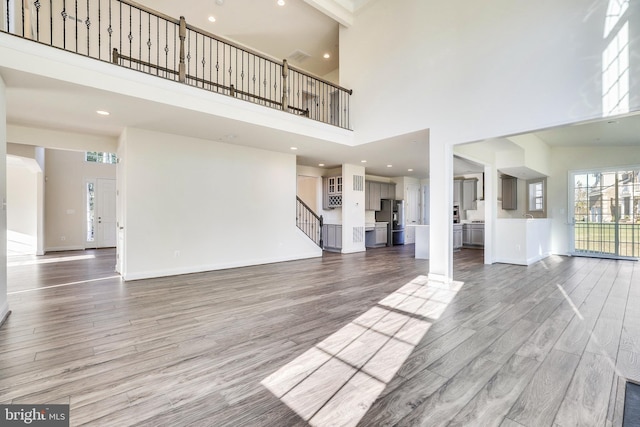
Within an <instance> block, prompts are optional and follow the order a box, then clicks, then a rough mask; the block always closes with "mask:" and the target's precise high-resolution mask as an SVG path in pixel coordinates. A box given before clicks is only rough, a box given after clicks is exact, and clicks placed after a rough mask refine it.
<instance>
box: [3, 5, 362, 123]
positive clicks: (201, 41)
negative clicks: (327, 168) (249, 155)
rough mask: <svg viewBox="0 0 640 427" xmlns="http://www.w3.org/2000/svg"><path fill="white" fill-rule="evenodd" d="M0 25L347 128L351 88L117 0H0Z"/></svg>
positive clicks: (80, 51) (36, 38) (28, 36)
mask: <svg viewBox="0 0 640 427" xmlns="http://www.w3.org/2000/svg"><path fill="white" fill-rule="evenodd" d="M0 1H1V2H2V9H3V10H2V12H3V18H4V19H3V20H2V23H1V24H0V30H2V31H3V32H7V33H11V34H14V35H17V36H20V37H23V38H26V39H30V40H34V41H36V42H39V43H43V44H46V45H49V46H53V47H57V48H61V49H64V50H66V51H70V52H74V53H77V54H80V55H84V56H88V57H91V58H95V59H99V60H102V61H108V62H112V63H114V64H117V65H119V66H122V67H126V68H131V69H134V70H138V71H141V72H144V73H148V74H153V75H155V76H158V77H162V78H165V79H169V80H174V81H178V82H181V83H185V84H188V85H191V86H196V87H199V88H202V89H205V90H208V91H212V92H216V93H220V94H224V95H228V96H232V97H235V98H239V99H243V100H246V101H250V102H253V103H257V104H261V105H264V106H267V107H271V108H276V109H280V110H283V111H287V112H289V113H292V114H297V115H302V116H305V117H309V118H310V119H313V120H317V121H321V122H324V123H328V124H331V125H334V126H339V127H341V128H345V129H350V122H349V101H350V95H351V93H352V91H351V90H348V89H345V88H343V87H340V86H338V85H335V84H333V83H331V82H328V81H326V80H323V79H321V78H318V77H313V76H311V75H310V74H307V73H305V72H304V71H301V70H298V69H296V68H294V67H291V66H289V65H288V64H287V61H286V60H283V61H277V60H274V59H271V58H268V57H267V56H265V55H262V54H259V53H256V52H253V51H251V50H249V49H247V48H244V47H241V46H238V45H236V44H233V43H230V42H228V41H225V40H223V39H222V38H219V37H216V36H215V35H213V34H210V33H208V32H206V31H202V30H200V29H197V28H194V27H192V26H190V25H188V24H187V23H186V21H185V19H184V18H183V17H181V18H180V19H175V18H172V17H169V16H166V15H163V14H161V13H159V12H155V11H152V10H150V9H148V8H146V7H144V6H141V5H138V4H136V3H133V2H128V1H124V0H24V1H21V0H0Z"/></svg>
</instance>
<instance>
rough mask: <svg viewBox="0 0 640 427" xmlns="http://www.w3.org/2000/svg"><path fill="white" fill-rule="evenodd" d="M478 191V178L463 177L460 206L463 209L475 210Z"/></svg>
mask: <svg viewBox="0 0 640 427" xmlns="http://www.w3.org/2000/svg"><path fill="white" fill-rule="evenodd" d="M477 192H478V180H477V179H465V180H464V181H462V196H461V198H462V206H461V209H462V210H463V211H468V210H476V209H477V200H478V197H477V194H478V193H477Z"/></svg>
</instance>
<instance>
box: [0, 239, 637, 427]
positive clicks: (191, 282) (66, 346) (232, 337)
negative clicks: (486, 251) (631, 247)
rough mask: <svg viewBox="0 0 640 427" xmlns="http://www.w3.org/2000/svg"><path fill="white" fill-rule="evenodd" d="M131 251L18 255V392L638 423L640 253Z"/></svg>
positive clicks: (179, 405)
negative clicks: (437, 268) (202, 254)
mask: <svg viewBox="0 0 640 427" xmlns="http://www.w3.org/2000/svg"><path fill="white" fill-rule="evenodd" d="M114 263H115V257H114V252H113V250H95V251H85V252H69V253H58V254H51V255H47V256H45V257H37V258H35V257H19V258H14V257H12V258H10V259H9V267H8V286H9V304H10V309H11V310H12V315H11V316H10V317H9V318H8V320H7V322H6V323H5V325H4V326H3V327H2V329H0V403H1V404H8V403H30V404H58V403H62V404H70V408H71V415H70V418H71V425H74V426H75V425H92V426H127V425H142V426H183V425H198V426H305V425H314V426H324V425H345V426H348V425H352V426H355V425H359V426H387V425H388V426H392V425H397V426H414V425H424V426H440V425H451V426H504V427H514V426H530V427H540V426H551V425H559V426H565V425H576V426H621V424H622V417H623V412H622V404H623V400H624V389H625V383H624V380H625V379H626V378H630V379H633V380H635V381H636V382H637V381H640V265H639V264H638V263H637V262H630V261H612V260H604V259H588V258H570V257H556V256H554V257H550V258H547V259H545V260H543V261H541V262H538V263H536V264H534V265H532V266H529V267H521V266H512V265H504V264H495V265H490V266H487V265H483V264H482V251H478V250H462V251H460V252H458V253H456V254H454V278H455V280H456V282H454V283H452V284H450V285H444V284H441V283H435V282H429V281H428V280H427V278H426V273H427V272H428V261H425V260H416V259H415V258H413V246H409V245H407V246H405V247H398V246H396V247H392V248H381V249H374V250H369V251H367V252H366V253H358V254H350V255H340V254H333V253H326V254H325V255H324V256H323V257H322V258H319V259H310V260H302V261H293V262H286V263H279V264H271V265H264V266H255V267H246V268H237V269H230V270H223V271H217V272H209V273H199V274H191V275H185V276H177V277H167V278H160V279H150V280H141V281H133V282H122V281H121V279H120V278H119V277H118V276H117V275H115V274H114V273H113V265H114Z"/></svg>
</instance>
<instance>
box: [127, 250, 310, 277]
mask: <svg viewBox="0 0 640 427" xmlns="http://www.w3.org/2000/svg"><path fill="white" fill-rule="evenodd" d="M320 257H322V249H320V248H319V247H318V250H317V251H314V252H309V253H307V254H304V255H297V256H287V257H274V258H263V259H256V260H249V261H242V262H230V263H219V264H208V265H199V266H190V267H178V268H170V269H166V270H154V271H141V272H136V273H127V274H126V275H124V276H123V279H124V280H125V281H130V280H141V279H153V278H156V277H168V276H178V275H181V274H192V273H202V272H206V271H216V270H226V269H229V268H239V267H250V266H254V265H263V264H274V263H278V262H285V261H296V260H301V259H309V258H320Z"/></svg>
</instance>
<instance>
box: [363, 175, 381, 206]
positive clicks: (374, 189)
mask: <svg viewBox="0 0 640 427" xmlns="http://www.w3.org/2000/svg"><path fill="white" fill-rule="evenodd" d="M367 187H368V189H369V203H367V205H366V208H367V209H368V210H370V211H379V210H380V199H381V197H380V191H381V184H380V183H379V182H373V181H369V182H367ZM365 196H366V195H365ZM365 198H366V197H365Z"/></svg>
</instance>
